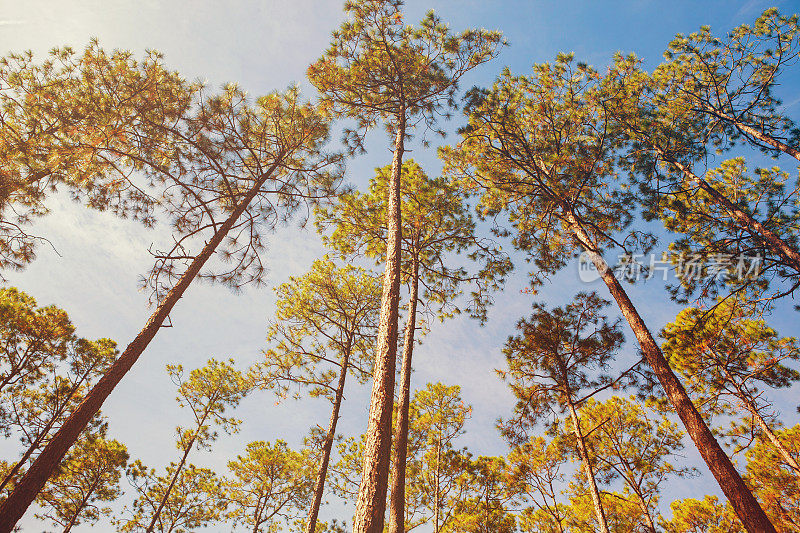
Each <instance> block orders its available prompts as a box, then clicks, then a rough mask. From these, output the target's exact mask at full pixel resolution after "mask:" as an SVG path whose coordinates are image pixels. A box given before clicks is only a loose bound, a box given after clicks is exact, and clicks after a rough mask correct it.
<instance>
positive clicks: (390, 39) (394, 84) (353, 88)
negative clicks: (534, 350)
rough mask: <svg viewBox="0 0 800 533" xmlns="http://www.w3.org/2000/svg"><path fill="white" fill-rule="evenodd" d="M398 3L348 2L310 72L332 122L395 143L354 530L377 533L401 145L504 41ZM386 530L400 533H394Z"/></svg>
mask: <svg viewBox="0 0 800 533" xmlns="http://www.w3.org/2000/svg"><path fill="white" fill-rule="evenodd" d="M402 5H403V3H402V1H401V0H348V1H347V2H346V3H345V11H346V12H347V13H348V15H349V17H350V18H349V20H347V21H346V22H345V23H344V24H342V26H341V28H340V29H339V30H337V31H335V32H334V34H333V39H332V42H331V46H330V47H329V49H328V50H327V51H326V53H325V55H323V56H322V57H321V58H320V59H319V60H318V61H317V62H315V63H314V64H312V65H311V66H310V67H309V69H308V77H309V79H310V80H311V83H313V84H314V86H316V87H317V89H318V90H319V91H320V93H321V94H322V105H323V106H326V107H327V108H329V109H330V110H331V111H332V112H333V114H334V115H335V116H338V117H341V118H351V119H354V120H355V121H356V125H357V128H358V130H360V131H351V132H349V135H348V136H347V139H348V140H349V141H350V143H351V145H352V146H353V147H357V148H360V147H361V146H362V139H363V133H364V132H365V131H366V130H368V129H370V128H372V127H373V126H376V125H377V124H378V123H380V122H383V123H384V125H385V128H386V130H387V132H388V133H389V134H390V135H392V136H393V137H394V142H393V145H392V148H393V151H394V154H393V158H392V169H391V174H390V178H389V183H388V187H387V188H388V193H389V196H388V199H387V213H386V228H387V239H386V271H385V276H384V284H383V295H382V298H381V319H380V328H379V330H378V342H377V349H376V354H377V355H376V363H375V378H374V381H373V389H372V390H373V392H372V399H371V402H370V415H369V426H368V429H367V445H366V449H365V453H364V467H363V478H362V479H363V481H362V486H361V489H360V496H359V501H358V504H357V506H356V514H355V518H354V523H353V527H354V531H358V532H364V533H367V532H369V533H382V531H383V521H384V510H385V505H386V503H385V502H386V498H385V496H386V489H387V482H388V477H389V459H390V449H391V418H392V404H393V401H394V377H395V359H396V352H397V329H398V325H397V322H398V306H399V298H400V277H401V272H400V264H401V239H402V231H403V229H402V214H401V206H400V201H401V200H400V198H401V193H400V190H401V189H400V184H401V168H402V165H403V154H404V151H405V142H406V140H407V138H408V137H409V136H410V134H411V133H413V131H414V129H415V127H417V126H418V125H421V126H422V127H423V128H424V129H426V130H427V129H431V128H433V127H434V126H435V123H436V120H437V119H438V118H439V117H440V116H442V115H446V114H447V113H448V112H449V110H450V109H451V108H453V107H454V106H455V94H456V89H457V85H458V81H459V79H460V78H461V77H462V76H463V75H464V74H465V73H466V72H467V71H469V70H471V69H473V68H475V67H476V66H478V65H480V64H482V63H484V62H486V61H488V60H489V59H491V58H492V57H494V56H495V55H496V53H497V47H498V44H499V43H500V35H499V34H498V33H496V32H487V31H484V30H471V31H465V32H463V33H461V34H454V33H452V32H451V31H450V30H449V29H448V27H447V26H446V25H445V24H444V23H443V22H442V21H441V20H440V19H439V18H438V17H436V16H435V15H434V14H433V12H430V13H428V14H427V15H426V17H425V18H424V19H423V20H422V22H421V23H420V25H419V27H417V28H415V27H413V26H410V25H407V24H405V23H404V22H403V13H402V11H401V8H402ZM392 533H396V532H394V531H392Z"/></svg>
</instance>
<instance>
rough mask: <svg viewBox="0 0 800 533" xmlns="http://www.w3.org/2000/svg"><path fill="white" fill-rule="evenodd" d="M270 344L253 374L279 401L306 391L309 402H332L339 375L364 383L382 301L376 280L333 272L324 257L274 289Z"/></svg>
mask: <svg viewBox="0 0 800 533" xmlns="http://www.w3.org/2000/svg"><path fill="white" fill-rule="evenodd" d="M276 292H277V295H278V301H277V303H276V306H277V311H276V313H275V321H274V322H273V323H272V324H271V325H270V327H269V330H268V332H267V339H268V343H270V344H271V345H273V346H272V347H271V348H270V349H269V350H267V351H266V352H265V353H264V356H265V360H264V361H263V362H262V363H260V364H259V365H258V366H257V367H256V368H255V369H254V373H253V378H254V380H255V382H256V383H258V384H260V385H262V386H267V387H270V388H272V389H273V390H275V392H276V393H277V394H278V395H280V396H281V397H285V396H287V395H288V394H289V393H290V392H291V390H292V389H293V388H297V392H296V393H295V396H296V397H299V388H300V387H301V386H302V387H308V388H309V389H310V394H311V396H313V397H323V398H326V399H328V400H329V401H330V402H331V403H333V402H334V401H335V400H336V388H337V380H338V379H339V375H340V373H341V372H347V373H350V374H352V375H353V376H354V377H355V378H356V379H357V380H358V381H359V382H361V383H364V382H365V381H366V380H367V379H369V378H370V377H371V375H372V364H373V359H374V353H373V351H374V342H375V336H376V329H377V322H378V311H379V307H380V298H381V283H380V280H379V279H378V278H377V277H376V276H375V275H374V274H373V273H372V272H369V271H367V270H364V269H363V268H359V267H354V266H350V265H346V266H344V267H337V266H336V264H334V263H333V262H332V261H330V260H328V259H327V258H323V259H320V260H317V261H315V262H314V263H313V264H312V265H311V270H310V271H309V272H308V273H307V274H305V275H304V276H301V277H291V278H289V281H288V282H287V283H284V284H282V285H281V286H280V287H278V288H277V290H276Z"/></svg>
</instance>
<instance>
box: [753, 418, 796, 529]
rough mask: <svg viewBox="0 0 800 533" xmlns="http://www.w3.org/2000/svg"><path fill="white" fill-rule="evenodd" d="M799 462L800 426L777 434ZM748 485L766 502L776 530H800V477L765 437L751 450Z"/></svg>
mask: <svg viewBox="0 0 800 533" xmlns="http://www.w3.org/2000/svg"><path fill="white" fill-rule="evenodd" d="M776 433H777V437H778V439H780V441H781V442H782V443H783V445H784V446H785V447H786V448H787V449H788V451H789V453H790V454H791V456H792V457H794V459H795V461H798V460H800V425H795V426H794V427H791V428H788V429H784V430H783V431H779V432H776ZM746 456H747V482H748V484H749V485H750V486H751V487H752V488H753V492H754V493H755V494H757V495H758V498H759V499H760V500H761V501H762V502H763V505H764V511H765V512H766V513H767V515H768V516H769V517H770V520H772V521H773V523H774V524H775V526H776V527H778V528H781V529H782V530H785V531H791V530H793V529H794V530H796V529H797V526H798V524H800V500H798V498H797V494H800V477H798V475H797V472H796V471H795V470H793V469H792V466H791V465H790V464H788V462H787V461H786V459H785V458H784V457H783V456H782V455H781V454H780V453H778V451H777V450H776V449H775V446H774V445H773V444H772V443H771V442H769V441H767V440H766V439H764V438H760V439H759V440H758V441H757V443H756V445H755V446H753V447H752V448H750V449H749V450H747V454H746Z"/></svg>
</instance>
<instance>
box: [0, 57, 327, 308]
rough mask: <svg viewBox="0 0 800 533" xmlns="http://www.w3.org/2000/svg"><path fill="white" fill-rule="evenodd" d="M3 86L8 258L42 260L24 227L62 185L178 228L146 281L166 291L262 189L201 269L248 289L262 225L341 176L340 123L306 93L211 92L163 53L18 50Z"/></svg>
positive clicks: (0, 248) (8, 261) (16, 262)
mask: <svg viewBox="0 0 800 533" xmlns="http://www.w3.org/2000/svg"><path fill="white" fill-rule="evenodd" d="M0 83H2V84H3V85H6V84H7V85H8V87H9V90H8V91H3V95H2V99H0V109H2V111H3V113H4V120H3V122H2V123H1V124H0V126H2V128H0V135H2V137H3V138H4V140H5V141H6V142H3V143H0V145H2V146H3V148H2V149H0V150H2V152H0V157H2V160H3V161H4V163H5V162H7V163H8V164H7V165H6V164H4V165H3V166H4V168H8V170H7V171H6V170H4V180H3V184H4V190H3V191H2V197H0V208H2V212H3V215H2V224H0V267H6V266H10V267H22V266H24V264H25V263H27V262H29V261H30V260H32V259H33V249H34V244H35V240H34V239H33V238H32V237H30V236H28V235H27V234H25V232H24V231H25V228H24V226H25V225H26V224H28V223H29V222H30V218H31V217H32V216H35V215H41V214H44V213H45V212H46V209H45V208H44V207H43V203H42V202H43V201H44V199H45V197H46V195H47V193H49V192H51V191H52V189H53V188H54V187H57V186H58V185H59V184H64V185H66V186H67V187H68V188H69V190H70V191H71V192H72V194H73V196H75V197H77V198H83V197H86V199H87V202H88V204H89V205H90V206H92V207H95V208H97V209H101V210H102V209H111V210H112V211H114V212H115V213H116V214H118V215H120V216H132V217H135V218H140V219H142V220H143V221H144V222H145V224H146V225H148V226H151V225H153V224H154V223H155V222H156V220H163V221H167V222H168V223H169V224H170V225H171V227H172V229H173V231H174V233H175V235H174V236H173V239H172V241H171V243H170V244H169V245H168V246H167V247H166V248H165V249H160V248H158V247H154V248H153V249H151V253H152V255H153V256H154V261H155V263H154V266H153V269H152V270H151V271H150V273H149V275H148V276H147V277H146V278H145V279H144V280H143V285H145V286H148V287H149V288H150V289H151V290H152V291H153V294H154V296H155V297H156V298H161V297H163V296H164V294H166V292H167V291H168V290H169V289H170V287H171V286H172V284H174V283H175V282H176V280H177V279H178V278H179V277H180V276H181V275H182V274H183V273H184V272H185V270H186V267H187V266H188V264H189V263H191V261H192V260H193V259H194V258H195V256H196V254H197V252H196V251H193V250H195V249H196V248H200V247H202V246H203V245H204V244H205V243H206V242H207V241H208V240H209V239H210V236H211V235H213V234H215V233H216V232H217V231H218V230H219V226H220V224H221V223H222V221H223V220H225V218H227V217H228V215H230V213H231V211H232V210H233V209H234V208H235V206H236V205H237V204H238V203H240V202H241V201H242V200H243V199H244V198H245V196H246V195H247V193H248V192H249V191H251V190H252V189H253V188H254V187H257V189H256V191H257V195H256V196H255V198H254V199H253V200H252V201H251V202H249V204H248V207H247V209H246V211H245V214H244V215H243V216H242V217H240V218H239V219H238V221H236V224H235V225H234V226H233V228H232V229H231V230H230V231H229V232H228V235H227V236H226V239H225V241H224V242H223V243H221V244H220V245H219V247H218V249H217V251H218V257H219V258H220V259H221V261H220V262H219V263H218V264H217V265H215V266H213V267H212V266H211V265H208V267H207V269H206V270H205V271H202V272H200V273H199V274H198V277H199V278H201V279H205V280H208V281H213V282H219V283H222V284H224V285H227V286H229V287H232V288H239V287H241V286H243V285H245V284H247V283H258V282H260V281H261V279H262V278H263V275H264V267H263V265H262V262H261V256H260V253H261V252H262V251H263V247H264V243H263V240H262V234H263V233H264V232H265V231H266V232H268V231H269V230H271V229H273V228H274V227H275V226H276V225H277V224H279V223H281V222H284V221H286V220H287V219H288V218H289V217H291V215H292V214H293V213H294V212H295V211H296V210H297V209H298V208H299V207H300V206H302V205H309V204H313V203H315V202H316V201H318V200H321V199H324V198H328V197H330V196H331V195H333V194H335V192H336V191H335V190H336V188H337V186H338V183H339V181H340V178H341V168H340V163H341V160H342V157H341V155H338V154H332V155H331V154H326V153H325V152H324V151H323V146H324V144H325V143H326V141H327V139H328V123H327V121H326V120H325V119H324V118H323V117H322V116H321V115H320V114H319V113H318V112H317V110H316V109H315V108H314V107H313V106H311V105H310V104H307V103H304V102H302V101H301V99H300V96H299V92H298V90H297V88H290V89H289V90H287V91H286V92H284V93H277V92H273V93H270V94H267V95H264V96H261V97H259V98H256V99H255V101H251V99H249V98H248V97H247V95H246V93H245V92H244V91H243V90H242V89H240V88H238V87H236V86H235V85H232V84H229V85H227V86H225V87H224V88H223V89H222V91H220V93H219V94H209V93H208V92H207V91H206V90H205V89H204V88H203V87H202V86H201V85H200V84H187V83H186V82H184V81H183V80H182V79H181V78H180V77H179V76H178V75H177V74H176V73H173V72H169V71H167V70H166V69H165V67H164V66H163V64H162V59H161V56H160V55H158V54H157V53H155V52H151V53H149V54H148V55H147V57H146V58H145V60H144V61H143V62H141V63H137V62H136V61H135V60H134V59H133V57H132V54H131V53H130V52H125V51H117V52H113V53H112V54H107V53H106V52H104V51H103V49H102V48H100V46H99V45H98V44H97V42H93V43H92V44H90V45H89V47H87V49H86V51H85V53H84V54H83V55H82V56H76V55H75V54H74V52H73V51H72V50H70V49H68V48H65V49H57V50H55V51H54V52H53V56H52V57H51V59H49V60H46V61H45V62H43V63H42V64H41V65H39V64H37V63H36V62H34V60H33V56H32V54H30V53H28V54H22V55H12V56H10V57H9V58H5V59H4V60H3V61H2V62H0ZM6 117H7V119H6ZM6 173H7V174H8V179H5V174H6ZM262 179H266V181H265V182H264V183H263V184H260V185H259V182H260V180H262ZM5 188H7V189H9V190H5ZM7 213H8V214H10V215H11V216H7V215H6V214H7ZM14 213H18V215H14ZM14 216H16V217H17V218H16V219H15V218H14Z"/></svg>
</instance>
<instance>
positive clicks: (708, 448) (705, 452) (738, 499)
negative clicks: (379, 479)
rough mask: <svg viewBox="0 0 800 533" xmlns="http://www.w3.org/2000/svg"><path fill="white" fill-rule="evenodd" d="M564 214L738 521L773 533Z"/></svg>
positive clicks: (594, 252)
mask: <svg viewBox="0 0 800 533" xmlns="http://www.w3.org/2000/svg"><path fill="white" fill-rule="evenodd" d="M564 215H565V217H566V219H567V222H568V224H569V226H570V229H571V231H572V232H573V234H574V236H575V239H576V240H577V241H578V243H580V245H581V246H582V247H583V249H584V250H585V251H586V253H587V254H588V255H589V257H590V258H591V260H592V263H594V266H595V268H597V271H598V273H599V274H600V276H601V277H602V279H603V281H604V282H605V284H606V286H607V287H608V290H609V292H610V293H611V296H613V297H614V300H616V302H617V305H618V306H619V308H620V311H622V314H623V316H624V317H625V319H626V320H627V322H628V324H629V325H630V327H631V329H632V330H633V333H634V335H635V336H636V340H638V341H639V346H640V347H641V349H642V353H643V354H644V357H645V359H647V362H648V364H649V365H650V368H651V369H652V370H653V373H654V374H655V375H656V377H657V378H658V382H659V383H660V384H661V387H662V388H663V389H664V392H665V393H666V394H667V398H669V400H670V403H672V406H673V407H674V408H675V412H676V413H677V414H678V416H679V417H680V419H681V421H682V422H683V425H684V426H685V427H686V431H687V433H689V436H690V437H691V438H692V441H693V442H694V444H695V446H696V447H697V449H698V451H699V452H700V455H701V456H702V457H703V460H704V461H705V463H706V465H707V466H708V468H709V470H711V473H712V474H713V475H714V478H715V479H716V480H717V483H719V486H720V488H721V489H722V492H723V493H724V494H725V496H726V497H727V498H728V500H729V501H730V502H731V505H732V506H733V509H734V511H735V512H736V515H737V516H738V517H739V520H741V521H742V524H743V525H744V527H745V528H746V529H747V531H748V532H749V533H774V532H775V526H773V525H772V523H771V522H770V521H769V519H768V518H767V515H766V514H765V513H764V510H763V509H762V508H761V506H760V505H759V503H758V501H757V500H756V499H755V497H754V496H753V493H752V492H750V489H748V488H747V485H745V483H744V481H743V480H742V476H741V475H739V472H737V471H736V468H734V466H733V463H731V460H730V458H729V457H728V456H727V455H726V454H725V452H724V451H723V449H722V447H721V446H720V445H719V443H718V442H717V439H715V438H714V435H713V434H712V433H711V430H709V429H708V426H707V425H706V423H705V421H704V420H703V417H702V416H700V413H699V412H698V411H697V408H696V407H695V406H694V404H693V403H692V400H691V398H689V395H688V394H687V393H686V389H684V388H683V384H681V382H680V381H679V380H678V378H677V377H676V376H675V373H674V372H673V371H672V368H670V366H669V363H668V362H667V360H666V358H665V357H664V354H663V353H662V352H661V348H659V346H658V344H656V341H655V339H654V338H653V335H652V334H651V333H650V330H649V329H647V325H646V324H645V323H644V320H642V317H641V316H640V315H639V312H638V311H637V310H636V307H635V306H634V305H633V302H631V300H630V298H629V297H628V294H627V293H626V292H625V289H624V288H623V287H622V285H621V284H620V282H619V280H618V279H617V278H616V276H615V275H614V273H613V271H612V270H611V269H610V268H609V266H608V263H606V261H605V259H603V257H602V256H601V255H600V253H599V251H598V249H597V246H595V245H594V243H593V241H592V240H591V239H590V238H589V235H588V234H587V233H586V231H585V230H584V229H583V227H582V226H581V225H580V223H579V222H578V220H577V219H576V218H575V216H574V214H573V213H572V212H571V211H570V210H568V209H567V208H565V212H564Z"/></svg>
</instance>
